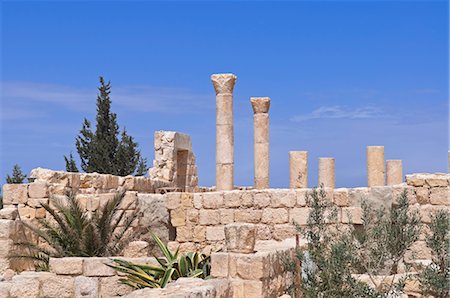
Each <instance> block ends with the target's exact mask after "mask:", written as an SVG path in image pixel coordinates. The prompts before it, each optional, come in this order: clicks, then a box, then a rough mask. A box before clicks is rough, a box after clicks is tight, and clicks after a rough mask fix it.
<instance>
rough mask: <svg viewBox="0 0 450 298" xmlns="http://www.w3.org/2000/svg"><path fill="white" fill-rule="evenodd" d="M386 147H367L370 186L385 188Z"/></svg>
mask: <svg viewBox="0 0 450 298" xmlns="http://www.w3.org/2000/svg"><path fill="white" fill-rule="evenodd" d="M384 174H385V170H384V146H367V181H368V186H369V187H372V186H384V183H385V181H384V180H385V178H384Z"/></svg>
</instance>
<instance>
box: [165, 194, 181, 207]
mask: <svg viewBox="0 0 450 298" xmlns="http://www.w3.org/2000/svg"><path fill="white" fill-rule="evenodd" d="M165 197H166V207H167V209H169V210H173V209H177V208H180V207H181V193H179V192H169V193H167V194H166V195H165Z"/></svg>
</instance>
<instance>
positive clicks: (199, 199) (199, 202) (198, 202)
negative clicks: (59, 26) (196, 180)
mask: <svg viewBox="0 0 450 298" xmlns="http://www.w3.org/2000/svg"><path fill="white" fill-rule="evenodd" d="M192 200H193V204H194V208H195V209H201V208H202V207H203V195H202V194H201V193H194V197H193V199H192Z"/></svg>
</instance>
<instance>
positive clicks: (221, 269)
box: [211, 252, 228, 277]
mask: <svg viewBox="0 0 450 298" xmlns="http://www.w3.org/2000/svg"><path fill="white" fill-rule="evenodd" d="M211 276H212V277H227V276H228V253H225V252H217V253H213V254H212V255H211Z"/></svg>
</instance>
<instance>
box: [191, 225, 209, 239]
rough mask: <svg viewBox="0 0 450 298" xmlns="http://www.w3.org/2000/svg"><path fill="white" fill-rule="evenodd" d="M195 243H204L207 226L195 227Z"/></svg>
mask: <svg viewBox="0 0 450 298" xmlns="http://www.w3.org/2000/svg"><path fill="white" fill-rule="evenodd" d="M192 240H193V241H194V242H203V241H205V240H206V227H205V226H195V227H194V235H193V239H192Z"/></svg>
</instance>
